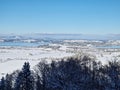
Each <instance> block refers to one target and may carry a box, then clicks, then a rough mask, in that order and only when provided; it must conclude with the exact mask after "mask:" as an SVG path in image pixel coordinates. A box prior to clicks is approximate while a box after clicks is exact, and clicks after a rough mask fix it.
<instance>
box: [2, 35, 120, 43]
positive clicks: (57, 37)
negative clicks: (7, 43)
mask: <svg viewBox="0 0 120 90" xmlns="http://www.w3.org/2000/svg"><path fill="white" fill-rule="evenodd" d="M25 39H37V40H39V39H44V40H51V39H55V40H63V39H73V40H74V39H86V40H120V34H106V35H95V34H41V33H35V34H22V35H16V34H0V40H13V41H14V40H25Z"/></svg>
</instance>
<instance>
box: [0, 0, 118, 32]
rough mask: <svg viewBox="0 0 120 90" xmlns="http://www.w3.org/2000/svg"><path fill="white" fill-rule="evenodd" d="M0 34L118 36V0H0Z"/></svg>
mask: <svg viewBox="0 0 120 90" xmlns="http://www.w3.org/2000/svg"><path fill="white" fill-rule="evenodd" d="M0 33H17V34H20V33H22V34H23V33H72V34H118V33H119V34H120V0H0Z"/></svg>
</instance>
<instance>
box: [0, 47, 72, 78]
mask: <svg viewBox="0 0 120 90" xmlns="http://www.w3.org/2000/svg"><path fill="white" fill-rule="evenodd" d="M61 49H65V48H64V47H61ZM72 55H73V53H67V52H66V51H65V50H53V49H52V48H38V47H31V48H30V47H0V78H1V77H2V76H4V75H5V74H6V73H11V72H13V71H14V70H17V69H21V68H22V65H23V64H24V62H29V63H30V65H31V68H33V67H34V66H35V65H36V64H38V63H39V62H40V61H41V60H47V62H48V63H49V62H51V60H52V59H54V58H63V57H68V56H72Z"/></svg>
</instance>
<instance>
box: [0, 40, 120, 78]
mask: <svg viewBox="0 0 120 90" xmlns="http://www.w3.org/2000/svg"><path fill="white" fill-rule="evenodd" d="M112 42H113V41H112ZM114 42H115V41H114ZM108 44H111V43H108V42H106V43H104V42H103V41H88V40H65V41H63V42H59V43H54V44H49V45H47V46H45V45H43V46H39V47H38V46H34V47H24V46H21V47H20V46H0V78H1V77H2V76H4V75H5V74H7V73H12V72H13V71H15V70H17V69H21V68H22V65H23V64H24V62H29V63H30V65H31V69H32V68H33V67H34V66H35V65H36V64H38V63H39V62H40V61H42V60H46V61H47V62H48V63H50V62H51V61H52V60H58V59H60V58H63V57H69V56H73V55H78V54H83V53H84V54H87V55H89V56H92V57H94V59H95V60H97V61H101V62H102V64H107V63H108V61H111V60H120V48H118V47H116V48H106V47H105V48H104V47H103V48H101V47H100V48H96V45H99V46H101V45H106V46H107V45H108ZM111 45H113V44H111ZM117 45H118V44H117Z"/></svg>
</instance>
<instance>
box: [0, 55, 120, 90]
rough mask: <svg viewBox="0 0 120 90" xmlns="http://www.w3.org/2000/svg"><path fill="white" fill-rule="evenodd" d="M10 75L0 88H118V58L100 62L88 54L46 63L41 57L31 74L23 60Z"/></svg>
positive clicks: (94, 89) (119, 79) (40, 89)
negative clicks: (22, 63) (21, 64)
mask: <svg viewBox="0 0 120 90" xmlns="http://www.w3.org/2000/svg"><path fill="white" fill-rule="evenodd" d="M11 77H12V75H6V77H5V78H4V77H3V78H2V79H1V81H0V90H120V62H117V61H111V62H109V64H108V65H105V66H103V65H102V64H101V63H100V62H96V61H95V60H91V59H90V58H89V57H87V56H84V57H82V58H68V59H67V60H61V61H52V62H51V63H49V64H48V63H46V62H45V61H44V62H40V63H39V64H38V65H37V68H36V69H35V72H34V75H33V74H32V73H31V70H30V65H29V63H25V64H24V65H23V68H22V70H21V71H20V72H18V74H17V77H16V78H15V81H13V79H12V78H11ZM13 82H14V83H13Z"/></svg>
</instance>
